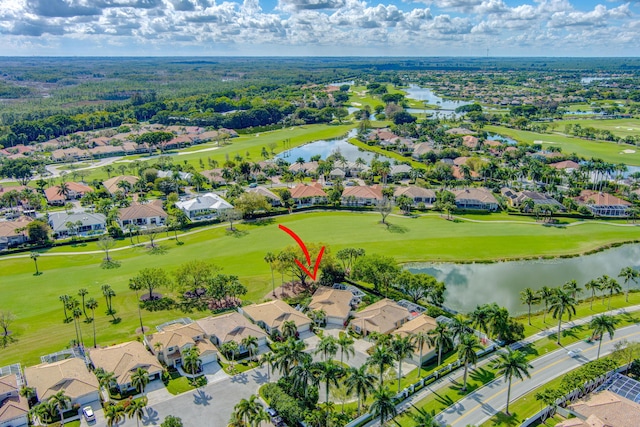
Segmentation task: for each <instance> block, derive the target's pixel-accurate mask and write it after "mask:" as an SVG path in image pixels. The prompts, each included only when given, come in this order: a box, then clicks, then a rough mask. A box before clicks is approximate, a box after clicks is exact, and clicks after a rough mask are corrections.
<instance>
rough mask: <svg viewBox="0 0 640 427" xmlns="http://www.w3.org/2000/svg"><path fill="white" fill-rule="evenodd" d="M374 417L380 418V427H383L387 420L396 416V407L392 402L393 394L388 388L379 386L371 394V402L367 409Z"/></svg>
mask: <svg viewBox="0 0 640 427" xmlns="http://www.w3.org/2000/svg"><path fill="white" fill-rule="evenodd" d="M369 410H370V411H371V413H372V414H373V416H374V417H379V418H380V425H381V426H382V425H384V423H385V421H386V420H387V419H388V418H394V417H395V416H396V415H398V411H397V410H396V405H395V403H394V401H393V392H392V391H391V390H389V387H382V385H380V386H379V387H378V389H377V390H376V391H374V392H373V402H372V403H371V407H370V408H369Z"/></svg>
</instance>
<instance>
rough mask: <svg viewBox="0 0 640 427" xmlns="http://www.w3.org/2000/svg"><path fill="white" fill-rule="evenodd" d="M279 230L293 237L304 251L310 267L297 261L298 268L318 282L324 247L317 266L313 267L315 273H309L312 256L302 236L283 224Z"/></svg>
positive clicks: (317, 259)
mask: <svg viewBox="0 0 640 427" xmlns="http://www.w3.org/2000/svg"><path fill="white" fill-rule="evenodd" d="M278 228H280V230H282V231H284V232H285V233H287V234H288V235H289V236H291V237H293V239H294V240H295V241H296V243H298V246H300V249H302V252H304V256H305V258H306V259H307V264H308V267H306V266H305V265H304V264H302V263H301V262H300V261H299V260H295V261H296V264H298V267H300V268H301V269H302V271H304V272H305V273H307V275H308V276H309V277H311V279H312V280H316V277H317V276H318V267H320V261H321V260H322V255H324V246H323V247H322V248H321V249H320V253H318V257H317V258H316V262H315V265H314V266H313V273H311V271H309V269H310V268H311V256H310V255H309V249H307V246H306V245H305V244H304V242H303V241H302V239H301V238H300V236H298V235H297V234H296V233H294V232H293V231H292V230H291V229H289V228H287V227H285V226H284V225H282V224H280V225H278Z"/></svg>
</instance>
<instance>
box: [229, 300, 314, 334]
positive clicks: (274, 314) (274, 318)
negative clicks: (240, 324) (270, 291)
mask: <svg viewBox="0 0 640 427" xmlns="http://www.w3.org/2000/svg"><path fill="white" fill-rule="evenodd" d="M238 311H239V312H240V313H242V314H243V315H245V316H246V317H247V318H248V319H249V320H251V321H252V322H254V323H256V324H257V325H258V326H260V327H261V328H264V330H265V331H267V333H268V334H271V333H273V332H276V333H282V330H281V328H282V324H283V323H284V322H286V321H293V322H294V323H295V324H296V327H297V328H298V333H303V332H306V331H308V330H309V328H310V327H311V319H309V317H307V315H305V314H304V313H300V312H299V311H297V310H295V309H294V308H293V307H291V306H290V305H289V304H287V303H286V302H284V301H281V300H272V301H268V302H265V303H262V304H252V305H248V306H246V307H239V308H238Z"/></svg>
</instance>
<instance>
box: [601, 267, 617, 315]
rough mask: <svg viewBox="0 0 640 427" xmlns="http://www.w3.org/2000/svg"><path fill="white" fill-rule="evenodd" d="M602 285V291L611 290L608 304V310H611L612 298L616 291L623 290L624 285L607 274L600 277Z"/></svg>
mask: <svg viewBox="0 0 640 427" xmlns="http://www.w3.org/2000/svg"><path fill="white" fill-rule="evenodd" d="M600 287H601V288H602V291H603V292H604V291H609V304H608V305H607V310H611V298H613V294H614V293H616V294H617V293H619V292H620V291H622V286H620V283H618V281H617V280H616V279H614V278H611V277H609V276H607V275H606V274H605V275H604V276H602V277H601V278H600Z"/></svg>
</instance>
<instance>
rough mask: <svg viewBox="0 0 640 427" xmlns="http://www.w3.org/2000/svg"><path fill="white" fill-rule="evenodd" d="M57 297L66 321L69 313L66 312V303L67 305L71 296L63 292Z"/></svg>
mask: <svg viewBox="0 0 640 427" xmlns="http://www.w3.org/2000/svg"><path fill="white" fill-rule="evenodd" d="M58 299H59V300H60V302H61V303H62V309H63V310H64V322H65V323H67V322H68V321H69V315H68V314H67V305H69V299H71V297H70V296H69V295H66V294H65V295H60V296H59V297H58Z"/></svg>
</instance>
